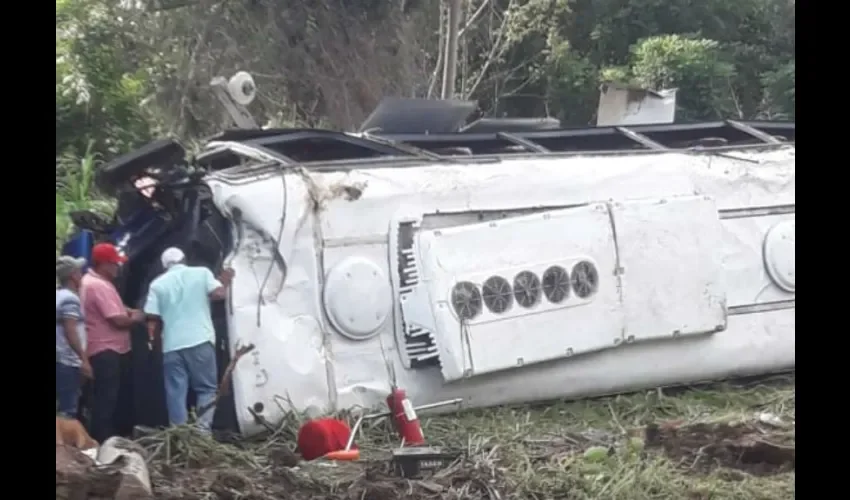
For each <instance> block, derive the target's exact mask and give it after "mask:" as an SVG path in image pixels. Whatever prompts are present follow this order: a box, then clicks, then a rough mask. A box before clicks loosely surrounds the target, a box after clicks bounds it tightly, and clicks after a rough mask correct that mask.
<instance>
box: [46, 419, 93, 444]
mask: <svg viewBox="0 0 850 500" xmlns="http://www.w3.org/2000/svg"><path fill="white" fill-rule="evenodd" d="M59 445H66V446H73V447H74V448H77V449H80V450H88V449H89V448H97V447H98V444H97V441H95V440H94V439H92V437H91V436H89V433H88V432H86V429H85V427H83V424H81V423H80V422H79V421H78V420H76V419H73V418H62V417H56V446H59Z"/></svg>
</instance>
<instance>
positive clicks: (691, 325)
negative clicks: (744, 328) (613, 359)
mask: <svg viewBox="0 0 850 500" xmlns="http://www.w3.org/2000/svg"><path fill="white" fill-rule="evenodd" d="M610 210H611V215H612V219H613V224H614V231H615V233H616V238H617V250H618V260H619V265H620V269H619V274H620V279H621V284H622V294H623V297H622V301H623V308H624V313H625V322H626V334H625V335H626V341H627V342H630V341H643V340H652V339H663V338H673V337H679V336H686V335H699V334H706V333H713V332H716V331H720V330H723V329H725V326H726V293H725V284H724V283H723V276H724V271H723V267H722V263H721V261H720V259H721V257H722V255H723V252H722V251H721V250H722V246H723V238H722V227H721V223H720V218H719V216H718V212H717V207H716V205H715V203H714V200H712V199H710V198H707V197H704V196H688V197H677V198H670V199H666V200H657V199H656V200H641V201H629V202H623V203H612V204H610Z"/></svg>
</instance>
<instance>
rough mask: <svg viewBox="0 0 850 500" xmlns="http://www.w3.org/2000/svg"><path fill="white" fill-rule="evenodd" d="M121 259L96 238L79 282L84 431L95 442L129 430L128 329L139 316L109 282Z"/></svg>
mask: <svg viewBox="0 0 850 500" xmlns="http://www.w3.org/2000/svg"><path fill="white" fill-rule="evenodd" d="M126 261H127V258H126V257H124V256H123V255H121V254H120V253H119V252H118V249H116V248H115V246H114V245H111V244H109V243H98V244H97V245H95V246H94V248H92V253H91V263H92V268H91V270H89V272H88V273H86V275H85V276H83V280H82V284H81V287H80V298H81V300H82V305H83V312H84V315H85V322H86V330H87V334H88V349H87V354H88V357H89V363H90V365H91V367H92V375H93V379H94V380H93V389H94V390H93V394H92V409H91V410H92V414H91V423H90V424H91V425H90V427H91V429H90V431H91V435H92V437H93V438H94V439H95V440H97V441H99V442H101V443H102V442H104V441H106V439H108V438H109V437H111V436H114V435H117V434H119V433H120V434H129V433H130V432H131V431H132V427H133V421H132V420H133V419H132V410H131V408H132V406H133V400H132V392H131V391H132V387H131V386H132V376H131V372H130V329H131V328H132V327H133V325H135V324H137V323H141V322H142V321H143V320H144V315H143V314H142V313H141V312H140V311H137V310H134V309H128V308H127V307H125V306H124V302H123V301H122V300H121V297H120V296H119V295H118V290H116V289H115V285H114V284H113V283H112V281H113V280H114V279H115V278H116V277H117V276H118V270H119V269H120V267H121V265H122V264H123V263H124V262H126Z"/></svg>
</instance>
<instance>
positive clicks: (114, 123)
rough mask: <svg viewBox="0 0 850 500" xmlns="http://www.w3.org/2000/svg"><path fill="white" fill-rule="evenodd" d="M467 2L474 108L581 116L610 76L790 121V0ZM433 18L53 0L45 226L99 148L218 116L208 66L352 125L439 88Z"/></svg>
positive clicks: (282, 6)
mask: <svg viewBox="0 0 850 500" xmlns="http://www.w3.org/2000/svg"><path fill="white" fill-rule="evenodd" d="M462 14H463V15H462V17H463V19H462V20H461V26H462V32H461V38H460V54H459V69H458V72H457V73H458V74H457V81H456V82H455V83H456V95H457V96H459V97H463V98H469V99H477V100H478V101H479V102H480V104H481V107H482V109H484V110H487V109H489V108H491V107H492V105H493V103H494V101H495V97H496V96H497V95H505V94H511V93H525V94H537V95H542V96H545V97H546V98H547V100H548V102H549V106H550V113H551V114H552V115H554V116H557V117H559V118H560V119H562V120H563V121H564V122H565V123H567V124H570V125H583V124H589V123H593V120H594V113H595V109H596V103H597V98H598V86H599V83H600V82H602V81H619V82H632V83H638V84H641V85H643V86H647V87H651V88H660V87H667V88H669V87H679V88H681V89H682V91H681V93H680V98H679V106H680V109H679V110H678V118H679V119H682V120H696V119H711V118H719V117H726V118H728V117H736V118H770V119H793V117H794V108H795V94H794V91H795V82H794V77H795V60H794V52H795V50H794V47H795V2H794V0H700V1H696V0H464V2H463V8H462ZM445 17H446V16H445V1H443V2H441V0H394V1H386V0H316V1H313V2H295V1H289V0H276V1H275V0H139V1H136V2H123V1H117V0H57V3H56V156H57V237H58V236H59V231H60V219H62V214H63V213H65V211H66V210H67V207H69V206H70V207H75V206H79V205H80V204H81V203H86V202H87V201H86V200H88V199H89V197H90V194H91V193H90V189H89V188H90V178H91V172H92V169H93V167H94V164H95V162H96V160H97V159H105V158H108V157H111V156H114V155H116V154H119V153H121V152H124V151H126V150H128V149H130V148H132V147H134V146H137V145H138V144H140V143H142V142H144V141H146V140H148V139H150V138H151V137H152V136H156V135H162V134H175V135H177V136H179V137H181V138H183V139H185V140H189V141H191V140H192V139H194V138H196V137H199V136H202V135H204V134H206V133H209V132H211V131H213V130H215V129H217V128H219V127H220V126H221V111H220V109H219V107H218V106H217V105H216V103H215V102H214V101H213V97H212V96H211V95H210V93H209V91H208V83H209V81H210V80H211V78H212V77H214V76H218V75H221V76H230V75H231V74H232V73H234V72H235V71H237V70H240V69H245V70H249V71H250V72H251V73H252V74H253V75H254V76H255V78H256V79H257V82H258V85H259V88H260V95H259V99H258V100H257V101H255V103H254V104H252V105H251V110H252V112H254V113H255V115H257V116H258V117H259V118H260V120H261V122H262V123H276V124H281V125H287V124H288V125H296V124H298V125H314V126H315V125H320V126H324V127H331V128H338V129H350V128H352V127H355V126H357V125H359V123H360V122H361V121H362V120H363V118H364V117H365V116H366V114H368V112H369V111H371V109H373V107H374V106H375V105H376V103H377V102H378V101H379V100H380V98H381V97H382V96H385V95H405V96H417V97H425V96H436V94H438V93H439V87H440V84H439V81H438V80H439V75H440V74H441V71H440V70H439V68H440V64H441V63H442V60H443V59H444V58H443V57H441V56H440V55H439V54H440V52H441V51H440V50H439V47H440V46H441V44H442V43H443V40H444V38H445V37H444V33H443V32H444V30H443V29H441V25H442V24H445V23H441V20H444V18H445ZM68 158H71V159H73V160H72V161H70V162H69V161H67V159H68ZM77 158H84V160H83V161H80V160H78V159H77ZM60 188H61V189H60ZM62 224H63V227H64V224H65V223H64V222H63V223H62Z"/></svg>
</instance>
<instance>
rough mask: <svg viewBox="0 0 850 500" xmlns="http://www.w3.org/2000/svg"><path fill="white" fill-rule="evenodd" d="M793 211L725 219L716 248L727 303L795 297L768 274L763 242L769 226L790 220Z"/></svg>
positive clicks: (773, 300)
mask: <svg viewBox="0 0 850 500" xmlns="http://www.w3.org/2000/svg"><path fill="white" fill-rule="evenodd" d="M794 220H795V215H794V214H785V215H769V216H764V217H742V218H736V219H724V220H721V221H720V223H721V225H722V227H723V244H722V245H720V247H718V248H717V249H716V252H717V254H718V257H719V258H720V262H721V265H722V267H723V274H724V281H725V283H726V301H727V303H726V305H727V306H728V307H735V306H745V305H752V304H764V303H768V302H777V301H782V300H789V299H793V298H794V294H793V293H791V292H787V291H785V290H783V289H781V288H779V287H778V286H777V285H776V284H775V283H774V282H773V281H772V280H771V278H770V275H769V273H768V269H767V264H766V263H765V258H764V245H765V241H766V236H767V234H768V232H769V231H770V229H771V228H772V227H774V226H776V225H777V224H782V223H788V222H793V221H794Z"/></svg>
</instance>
